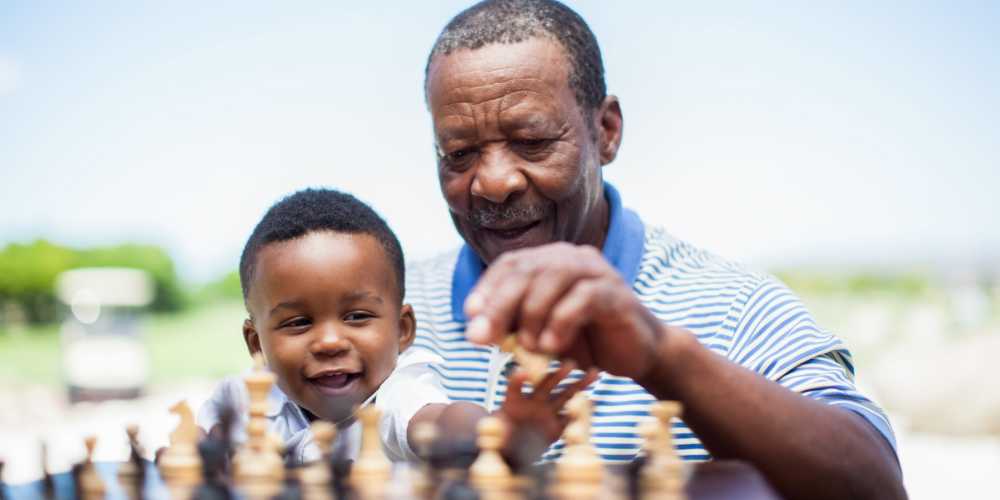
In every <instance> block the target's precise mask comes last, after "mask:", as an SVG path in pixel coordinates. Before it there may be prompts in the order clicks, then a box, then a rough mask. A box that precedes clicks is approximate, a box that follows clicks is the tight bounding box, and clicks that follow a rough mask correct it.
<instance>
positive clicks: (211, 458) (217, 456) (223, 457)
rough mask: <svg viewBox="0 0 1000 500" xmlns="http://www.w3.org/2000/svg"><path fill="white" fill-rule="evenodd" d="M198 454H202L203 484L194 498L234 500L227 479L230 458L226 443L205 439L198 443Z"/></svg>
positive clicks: (199, 499)
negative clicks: (226, 471) (227, 463)
mask: <svg viewBox="0 0 1000 500" xmlns="http://www.w3.org/2000/svg"><path fill="white" fill-rule="evenodd" d="M198 454H199V455H201V467H202V476H201V477H202V484H201V485H199V486H198V488H197V489H196V490H195V492H194V495H192V500H234V498H235V497H234V496H233V493H232V491H230V489H229V486H228V485H227V484H226V479H225V470H226V462H228V460H229V457H228V456H227V451H226V448H225V444H224V443H223V442H222V441H221V440H220V439H216V438H211V437H210V438H207V439H204V440H202V442H200V443H198Z"/></svg>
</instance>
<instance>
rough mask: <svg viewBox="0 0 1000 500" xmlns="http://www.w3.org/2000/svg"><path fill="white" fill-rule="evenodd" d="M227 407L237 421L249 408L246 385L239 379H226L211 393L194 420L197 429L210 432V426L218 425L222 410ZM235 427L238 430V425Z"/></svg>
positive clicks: (242, 417)
mask: <svg viewBox="0 0 1000 500" xmlns="http://www.w3.org/2000/svg"><path fill="white" fill-rule="evenodd" d="M227 406H228V407H231V408H232V409H233V410H234V411H235V412H236V417H237V419H238V420H240V421H242V420H244V419H245V417H244V414H245V413H246V410H247V407H248V406H249V397H248V395H247V394H246V384H244V382H243V380H242V379H241V378H239V377H227V378H225V379H223V380H222V381H221V382H219V385H217V386H216V387H215V390H214V391H212V395H211V396H210V397H209V398H208V399H207V400H206V401H205V403H204V404H202V405H201V408H199V409H198V416H197V419H196V421H197V423H198V427H201V429H202V430H204V431H205V433H206V434H207V433H208V432H209V431H211V430H212V426H214V425H215V424H217V423H219V417H220V415H221V414H222V409H223V408H226V407H227ZM238 423H239V422H238ZM236 427H237V428H240V426H239V425H237V426H236ZM235 430H236V429H234V431H235Z"/></svg>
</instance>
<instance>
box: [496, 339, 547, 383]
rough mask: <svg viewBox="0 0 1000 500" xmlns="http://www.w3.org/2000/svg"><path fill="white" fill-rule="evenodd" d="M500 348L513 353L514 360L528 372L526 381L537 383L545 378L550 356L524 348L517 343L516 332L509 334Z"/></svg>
mask: <svg viewBox="0 0 1000 500" xmlns="http://www.w3.org/2000/svg"><path fill="white" fill-rule="evenodd" d="M500 350H501V351H504V352H510V353H513V355H514V361H516V362H517V364H518V365H519V366H520V367H521V369H522V370H524V372H525V373H527V374H528V382H530V383H532V384H537V383H539V382H541V381H542V379H543V378H545V375H546V374H547V373H548V372H549V363H550V362H551V361H552V358H551V357H549V356H547V355H545V354H542V353H538V352H532V351H529V350H527V349H525V348H524V347H523V346H521V344H518V343H517V334H510V335H508V336H507V338H506V340H504V342H503V344H502V345H501V346H500Z"/></svg>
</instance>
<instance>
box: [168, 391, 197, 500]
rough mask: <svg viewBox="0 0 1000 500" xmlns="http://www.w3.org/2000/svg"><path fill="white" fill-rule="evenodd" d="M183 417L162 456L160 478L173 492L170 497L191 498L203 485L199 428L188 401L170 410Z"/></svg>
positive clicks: (181, 402)
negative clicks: (199, 486) (195, 490)
mask: <svg viewBox="0 0 1000 500" xmlns="http://www.w3.org/2000/svg"><path fill="white" fill-rule="evenodd" d="M170 412H171V413H175V414H177V416H179V417H180V423H179V424H178V425H177V428H176V429H174V431H173V432H171V433H170V446H169V447H167V449H166V450H165V451H164V452H163V455H161V456H160V462H159V468H160V476H161V477H162V478H163V482H164V483H165V484H166V485H167V489H168V490H169V491H170V498H184V499H187V498H190V497H191V494H192V493H193V492H194V489H195V488H196V487H197V486H198V484H199V483H201V479H202V478H201V457H200V456H199V455H198V427H197V426H196V425H195V423H194V414H193V413H191V407H190V406H188V404H187V401H180V402H178V403H177V404H175V405H174V406H172V407H170Z"/></svg>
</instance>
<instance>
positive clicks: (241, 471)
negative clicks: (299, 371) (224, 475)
mask: <svg viewBox="0 0 1000 500" xmlns="http://www.w3.org/2000/svg"><path fill="white" fill-rule="evenodd" d="M275 379H276V377H275V375H274V374H273V373H271V372H270V371H268V369H267V367H266V366H265V365H264V357H263V356H262V355H261V354H260V353H257V354H255V355H254V369H253V370H251V371H250V373H248V374H247V375H246V377H244V382H245V383H246V386H247V392H248V393H249V395H250V410H249V413H250V416H249V419H248V420H247V428H246V433H247V441H246V443H245V444H244V445H243V446H242V447H241V448H240V449H239V451H237V452H236V456H235V457H234V458H233V480H234V482H235V483H236V488H237V490H239V492H240V493H241V494H242V495H243V496H245V497H246V498H248V499H250V500H256V499H261V500H265V499H266V500H270V499H271V498H272V497H273V496H275V495H276V494H278V493H279V492H280V491H281V490H282V484H283V482H284V479H285V462H284V460H283V459H282V457H281V454H280V452H279V451H278V450H277V449H276V448H277V447H276V446H275V443H274V439H273V438H271V437H269V435H268V429H267V426H268V425H267V410H268V400H267V395H268V393H269V392H270V391H271V387H272V386H273V385H274V383H275Z"/></svg>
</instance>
